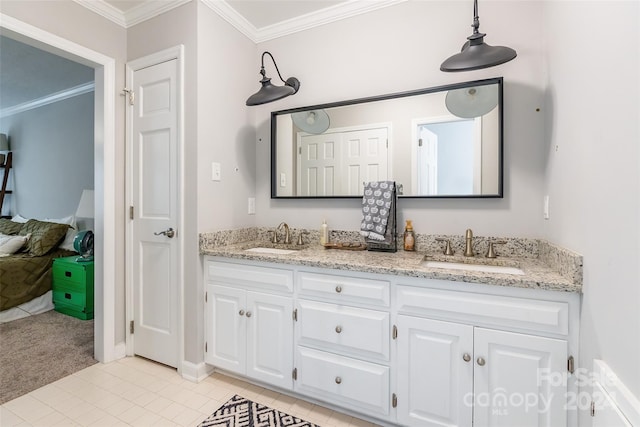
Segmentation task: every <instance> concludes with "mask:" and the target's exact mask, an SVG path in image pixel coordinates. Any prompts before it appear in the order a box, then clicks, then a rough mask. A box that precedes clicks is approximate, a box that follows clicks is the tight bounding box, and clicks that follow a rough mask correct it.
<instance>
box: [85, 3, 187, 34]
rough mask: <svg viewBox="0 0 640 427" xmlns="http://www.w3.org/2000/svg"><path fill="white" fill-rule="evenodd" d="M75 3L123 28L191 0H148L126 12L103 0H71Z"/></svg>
mask: <svg viewBox="0 0 640 427" xmlns="http://www.w3.org/2000/svg"><path fill="white" fill-rule="evenodd" d="M73 1H75V2H76V3H78V4H80V5H82V6H84V7H86V8H87V9H89V10H91V11H93V12H95V13H97V14H98V15H100V16H102V17H104V18H107V19H108V20H110V21H112V22H115V23H116V24H118V25H120V26H121V27H124V28H129V27H131V26H133V25H136V24H139V23H140V22H144V21H146V20H147V19H151V18H153V17H155V16H158V15H160V14H161V13H164V12H167V11H169V10H171V9H174V8H176V7H178V6H182V5H183V4H185V3H189V2H190V1H192V0H165V1H153V2H151V1H149V2H145V3H142V4H140V5H138V6H136V7H134V8H132V9H130V10H128V11H127V12H126V13H122V12H121V11H120V10H119V9H117V8H115V7H113V6H112V5H110V4H109V3H107V2H105V1H103V0H73Z"/></svg>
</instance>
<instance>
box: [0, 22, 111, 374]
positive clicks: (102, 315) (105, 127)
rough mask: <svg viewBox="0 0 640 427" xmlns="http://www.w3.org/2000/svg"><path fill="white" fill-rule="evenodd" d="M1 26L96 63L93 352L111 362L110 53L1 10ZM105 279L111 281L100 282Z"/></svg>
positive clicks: (24, 38) (47, 47)
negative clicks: (53, 32)
mask: <svg viewBox="0 0 640 427" xmlns="http://www.w3.org/2000/svg"><path fill="white" fill-rule="evenodd" d="M0 26H1V27H2V29H3V31H8V32H10V33H12V36H15V37H14V38H16V39H18V40H19V41H23V42H26V43H28V44H29V42H30V41H31V42H32V41H37V42H38V44H37V47H39V48H41V49H44V50H49V51H50V52H51V53H54V54H60V53H61V52H62V53H63V54H66V55H65V56H66V57H67V58H69V59H72V60H74V61H77V62H80V63H82V64H84V65H87V66H89V67H92V68H94V69H95V98H94V99H95V101H94V159H95V160H94V189H95V219H94V220H95V225H94V228H95V230H94V231H95V236H96V238H95V241H96V245H97V247H96V248H95V253H96V254H97V256H96V258H95V273H94V294H95V302H96V303H95V306H94V310H95V312H94V319H95V321H94V357H95V358H96V359H97V360H98V361H100V362H103V363H106V362H110V361H112V360H115V359H118V358H120V357H123V356H124V348H123V347H121V346H120V345H118V343H116V342H115V325H116V322H115V288H114V286H113V284H114V283H116V279H115V271H116V250H115V242H116V239H117V238H118V236H117V230H116V224H115V218H116V203H115V200H116V198H115V175H116V163H115V152H116V148H115V147H116V136H115V134H116V132H115V130H116V125H115V105H116V104H115V102H116V88H115V86H116V75H115V59H114V58H111V57H109V56H106V55H103V54H101V53H99V52H96V51H94V50H91V49H88V48H86V47H84V46H81V45H79V44H77V43H74V42H72V41H70V40H67V39H64V38H62V37H60V36H57V35H55V34H52V33H49V32H47V31H44V30H42V29H40V28H38V27H34V26H33V25H30V24H27V23H25V22H23V21H20V20H18V19H15V18H13V17H11V16H8V15H4V14H2V13H0ZM30 44H33V43H30ZM105 283H108V284H110V286H105Z"/></svg>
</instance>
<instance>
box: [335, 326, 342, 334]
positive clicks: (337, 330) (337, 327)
mask: <svg viewBox="0 0 640 427" xmlns="http://www.w3.org/2000/svg"><path fill="white" fill-rule="evenodd" d="M340 332H342V326H336V333H338V334H339V333H340Z"/></svg>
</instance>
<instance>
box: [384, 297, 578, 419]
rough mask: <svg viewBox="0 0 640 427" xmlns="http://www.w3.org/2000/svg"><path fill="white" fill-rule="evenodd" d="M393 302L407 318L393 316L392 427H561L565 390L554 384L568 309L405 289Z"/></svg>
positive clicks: (562, 365) (561, 370) (562, 367)
mask: <svg viewBox="0 0 640 427" xmlns="http://www.w3.org/2000/svg"><path fill="white" fill-rule="evenodd" d="M397 298H398V312H399V313H407V314H411V315H406V314H399V315H398V316H397V327H398V333H397V339H396V344H397V358H398V360H397V366H398V368H399V369H398V371H397V390H398V391H397V400H398V408H397V411H398V412H397V420H398V423H399V424H402V425H411V426H414V425H415V426H471V425H473V426H474V427H475V426H522V427H526V426H532V427H533V426H536V427H538V426H549V427H556V426H566V425H567V424H568V417H567V412H566V411H565V404H566V402H567V396H568V384H567V383H563V382H562V381H557V378H558V376H559V375H560V376H562V375H566V376H568V375H569V374H568V372H567V361H568V341H567V339H566V337H564V339H563V336H564V335H565V334H566V333H568V329H567V328H568V324H569V319H568V313H569V312H568V309H569V306H568V303H567V302H557V301H545V300H531V299H521V298H513V297H509V296H500V295H484V294H473V293H468V292H465V293H461V292H455V291H442V290H437V289H424V288H414V287H408V286H398V287H397ZM458 299H460V300H458ZM427 300H428V301H427ZM470 313H473V315H472V316H470ZM427 317H435V318H439V319H450V320H451V321H450V320H434V319H433V318H427ZM479 325H480V326H479ZM516 325H517V326H516ZM484 326H487V327H484ZM513 328H516V329H518V330H529V331H531V333H521V332H512V331H509V329H513ZM536 332H537V333H536ZM543 335H547V336H543ZM554 336H557V337H559V338H556V337H554ZM554 378H555V379H554Z"/></svg>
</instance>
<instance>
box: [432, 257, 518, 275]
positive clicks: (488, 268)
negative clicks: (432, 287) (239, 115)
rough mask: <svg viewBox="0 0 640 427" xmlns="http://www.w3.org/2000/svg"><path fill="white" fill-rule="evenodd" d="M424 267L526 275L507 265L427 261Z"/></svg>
mask: <svg viewBox="0 0 640 427" xmlns="http://www.w3.org/2000/svg"><path fill="white" fill-rule="evenodd" d="M422 266H423V267H429V268H446V269H448V270H463V271H479V272H482V273H502V274H515V275H518V276H522V275H524V271H522V270H521V269H519V268H518V267H510V266H506V265H486V264H467V263H463V262H447V261H433V260H426V261H423V262H422Z"/></svg>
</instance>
